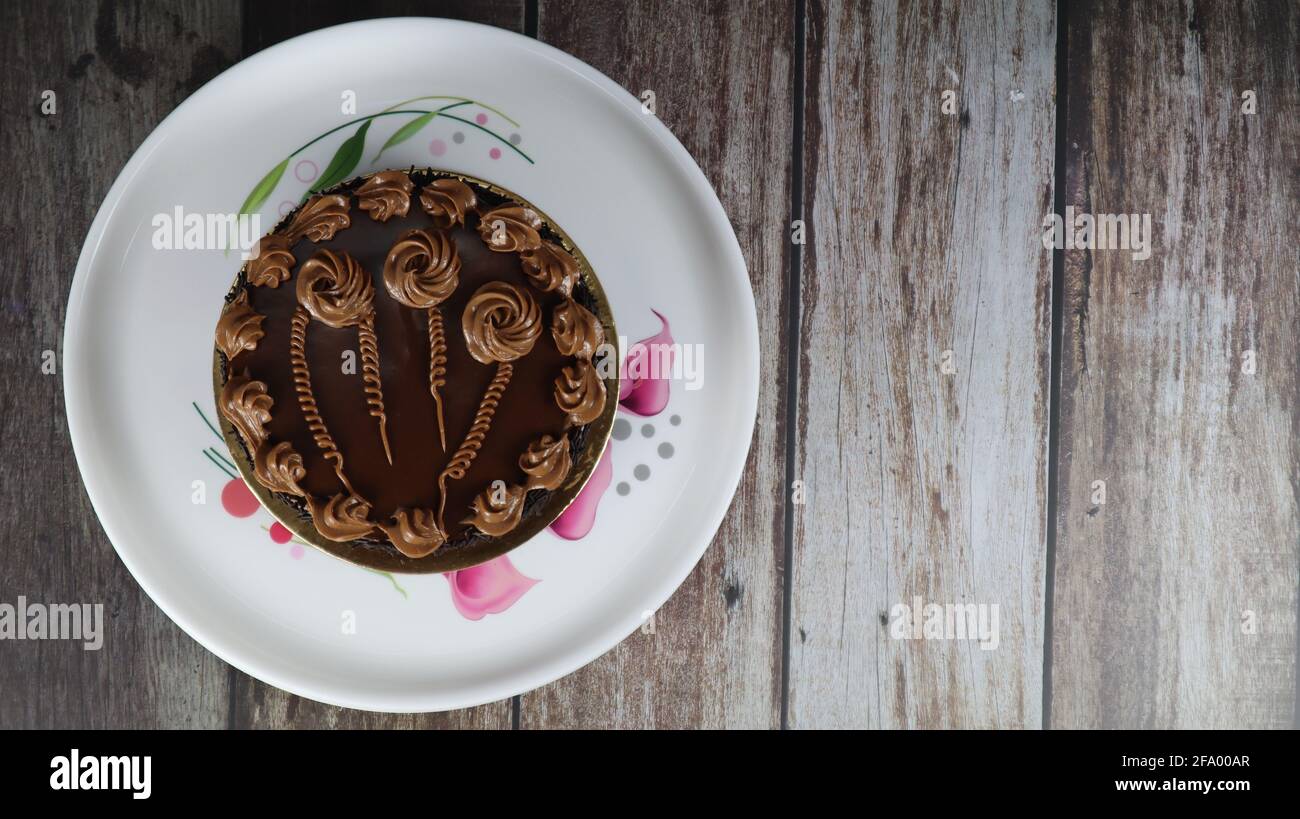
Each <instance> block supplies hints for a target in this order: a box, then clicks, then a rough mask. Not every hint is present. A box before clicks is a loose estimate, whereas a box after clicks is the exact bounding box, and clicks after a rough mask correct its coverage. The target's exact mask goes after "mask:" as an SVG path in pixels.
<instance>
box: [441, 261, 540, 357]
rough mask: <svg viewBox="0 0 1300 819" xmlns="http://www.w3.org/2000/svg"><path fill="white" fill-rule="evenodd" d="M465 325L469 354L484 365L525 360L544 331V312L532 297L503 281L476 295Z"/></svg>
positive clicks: (483, 288)
mask: <svg viewBox="0 0 1300 819" xmlns="http://www.w3.org/2000/svg"><path fill="white" fill-rule="evenodd" d="M461 324H462V327H463V329H464V332H465V344H466V346H467V347H468V348H469V354H470V355H472V356H473V357H474V360H475V361H478V362H480V363H483V364H490V363H492V362H501V361H514V360H515V359H518V358H523V357H524V356H526V355H528V353H529V351H531V350H532V349H533V344H534V343H535V342H536V341H537V337H538V336H539V335H541V332H542V324H541V309H540V308H539V307H538V306H537V301H536V300H535V299H534V298H533V297H532V294H531V293H529V292H528V291H527V290H524V289H523V288H521V287H517V286H515V285H513V284H510V283H509V282H499V281H498V282H488V283H487V284H485V285H483V286H482V287H480V288H479V289H478V290H477V291H475V292H474V295H473V296H471V297H470V300H469V303H468V304H466V305H465V313H464V315H463V317H462V322H461Z"/></svg>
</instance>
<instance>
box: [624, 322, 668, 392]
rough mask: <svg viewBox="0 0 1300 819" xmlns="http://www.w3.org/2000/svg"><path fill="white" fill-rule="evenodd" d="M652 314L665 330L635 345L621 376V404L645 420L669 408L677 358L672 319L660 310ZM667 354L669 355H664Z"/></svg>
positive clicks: (629, 352) (630, 351)
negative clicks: (671, 324) (671, 328)
mask: <svg viewBox="0 0 1300 819" xmlns="http://www.w3.org/2000/svg"><path fill="white" fill-rule="evenodd" d="M650 312H652V313H654V314H655V315H656V316H658V317H659V321H660V322H661V323H662V324H663V327H662V329H660V331H659V332H658V333H657V334H656V335H653V336H650V337H649V338H646V339H642V340H641V341H638V342H637V343H635V344H633V345H632V348H631V350H629V351H628V355H627V358H626V359H625V360H624V361H623V367H622V369H621V370H620V372H619V388H618V401H619V403H620V404H621V405H622V406H623V409H625V410H627V411H628V412H631V413H635V414H637V415H643V416H649V415H658V414H659V413H661V412H663V409H664V407H666V406H668V381H669V379H670V378H672V364H673V355H674V350H673V337H672V334H671V332H670V331H669V327H668V319H666V318H664V317H663V315H662V314H661V313H660V312H659V311H658V310H651V311H650ZM665 350H666V351H667V355H663V352H664V351H665ZM665 367H667V371H665V370H664V368H665Z"/></svg>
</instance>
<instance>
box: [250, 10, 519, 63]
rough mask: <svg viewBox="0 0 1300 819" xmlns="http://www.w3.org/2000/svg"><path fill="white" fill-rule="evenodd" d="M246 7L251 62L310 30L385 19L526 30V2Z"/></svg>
mask: <svg viewBox="0 0 1300 819" xmlns="http://www.w3.org/2000/svg"><path fill="white" fill-rule="evenodd" d="M244 6H245V8H244V40H243V43H244V48H243V52H244V54H243V55H244V56H245V57H248V56H250V55H252V54H254V53H256V52H258V51H261V50H262V49H264V48H266V47H267V46H272V45H275V44H276V43H278V42H280V41H282V40H287V39H289V38H290V37H297V36H298V35H299V34H306V33H307V32H309V31H315V30H316V29H320V28H329V27H330V26H337V25H341V24H342V23H351V22H354V21H356V20H370V19H375V18H379V17H448V18H451V19H453V20H469V21H470V22H473V23H484V24H486V25H490V26H497V27H499V28H508V29H510V30H511V31H519V32H522V31H523V27H524V0H368V2H365V3H357V2H355V0H315V2H313V3H312V4H311V5H310V7H303V6H296V5H295V4H292V3H287V4H267V3H263V2H257V1H256V0H244ZM305 8H309V9H310V11H309V12H307V11H305Z"/></svg>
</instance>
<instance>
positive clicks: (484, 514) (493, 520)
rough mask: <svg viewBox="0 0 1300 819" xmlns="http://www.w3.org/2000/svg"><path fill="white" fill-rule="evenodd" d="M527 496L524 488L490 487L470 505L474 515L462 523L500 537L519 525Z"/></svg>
mask: <svg viewBox="0 0 1300 819" xmlns="http://www.w3.org/2000/svg"><path fill="white" fill-rule="evenodd" d="M526 494H527V490H525V489H524V487H522V486H504V487H503V486H501V485H500V484H499V483H497V484H495V485H492V486H489V487H488V488H487V489H484V490H483V491H482V492H480V493H479V494H478V496H477V497H475V498H474V501H473V502H472V503H471V504H470V509H472V510H473V512H474V514H472V515H470V516H469V517H467V518H465V519H464V520H463V521H461V523H464V524H467V525H469V526H473V527H474V528H475V529H478V530H479V531H480V532H482V533H483V534H485V535H490V536H491V537H500V536H502V535H504V534H506V533H507V532H510V531H512V530H513V529H514V528H515V527H516V526H518V525H519V519H520V518H521V517H522V516H523V513H524V498H525V495H526Z"/></svg>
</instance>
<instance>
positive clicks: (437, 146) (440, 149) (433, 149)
mask: <svg viewBox="0 0 1300 819" xmlns="http://www.w3.org/2000/svg"><path fill="white" fill-rule="evenodd" d="M429 153H431V154H433V155H434V156H442V155H443V154H445V153H447V143H445V142H443V141H442V140H441V139H435V140H434V141H433V142H430V143H429Z"/></svg>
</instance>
